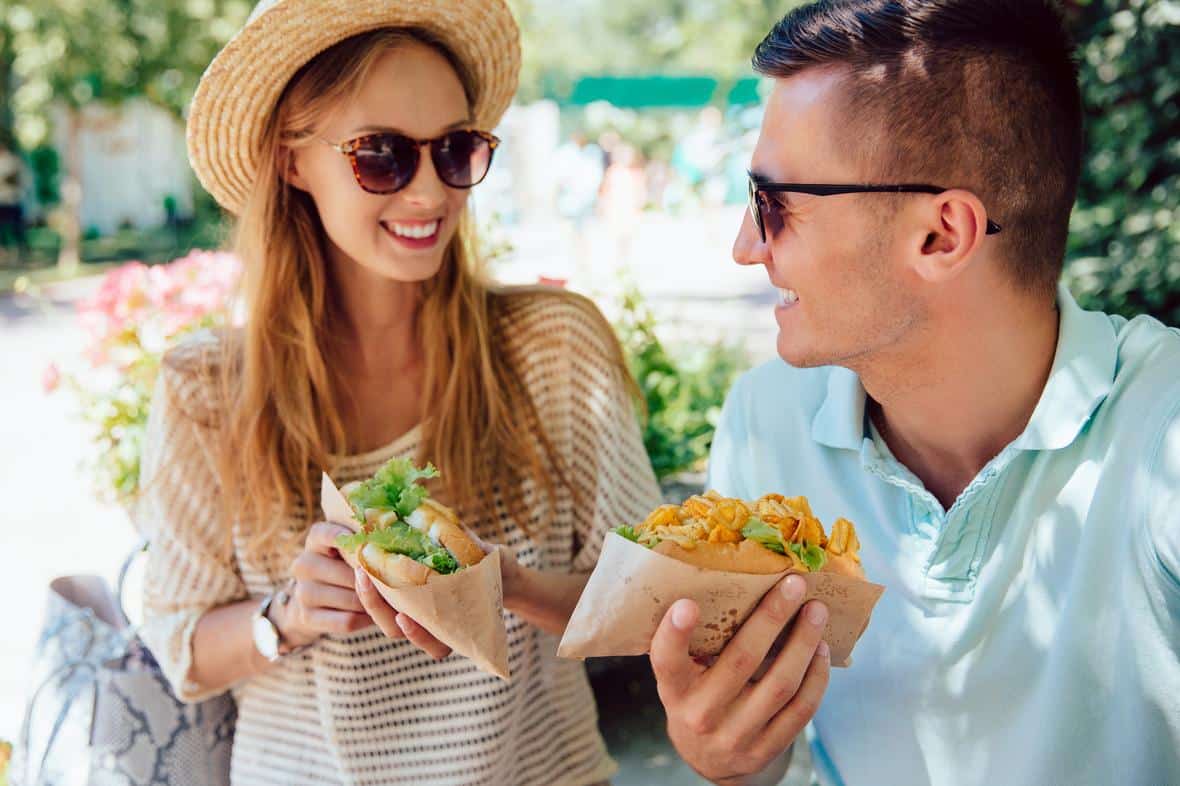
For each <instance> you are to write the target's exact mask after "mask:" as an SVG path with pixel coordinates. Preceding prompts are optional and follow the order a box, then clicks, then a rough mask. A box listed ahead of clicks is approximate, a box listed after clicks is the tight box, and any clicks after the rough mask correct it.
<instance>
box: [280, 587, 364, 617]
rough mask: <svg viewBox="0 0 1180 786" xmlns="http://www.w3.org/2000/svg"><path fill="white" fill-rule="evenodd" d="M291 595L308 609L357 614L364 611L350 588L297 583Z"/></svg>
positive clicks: (354, 592)
mask: <svg viewBox="0 0 1180 786" xmlns="http://www.w3.org/2000/svg"><path fill="white" fill-rule="evenodd" d="M293 594H294V596H295V600H296V601H298V602H299V603H301V604H303V605H304V606H306V607H308V608H321V609H335V610H338V611H355V612H357V613H364V611H365V607H364V606H363V605H361V599H360V598H359V597H357V594H356V591H355V590H353V589H351V588H349V589H344V588H343V587H333V586H332V585H330V584H322V583H320V582H318V581H297V582H295V591H294V593H293Z"/></svg>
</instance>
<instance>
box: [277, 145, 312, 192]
mask: <svg viewBox="0 0 1180 786" xmlns="http://www.w3.org/2000/svg"><path fill="white" fill-rule="evenodd" d="M296 158H297V157H296V155H295V151H294V150H292V149H291V148H289V147H287V146H285V145H281V146H280V147H279V149H278V151H277V152H276V153H275V168H276V169H277V170H278V173H279V177H281V178H282V179H283V180H284V181H285V182H286V183H287V184H288V185H290V186H292V187H293V188H297V189H299V190H300V191H307V190H308V187H307V180H306V179H305V178H304V177H303V175H302V174H301V173H300V171H299V165H298V162H297V160H296Z"/></svg>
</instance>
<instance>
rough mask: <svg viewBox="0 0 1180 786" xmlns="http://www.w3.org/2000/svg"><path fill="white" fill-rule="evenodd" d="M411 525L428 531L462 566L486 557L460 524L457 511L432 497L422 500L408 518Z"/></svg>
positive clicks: (470, 564)
mask: <svg viewBox="0 0 1180 786" xmlns="http://www.w3.org/2000/svg"><path fill="white" fill-rule="evenodd" d="M406 523H408V524H409V525H410V526H411V527H413V528H415V529H417V530H419V531H421V532H424V533H426V534H427V535H428V536H429V537H430V538H431V540H434V541H436V542H438V543H440V544H442V546H443V548H445V549H446V550H447V551H449V552H451V554H452V555H454V557H455V561H456V562H458V563H459V566H460V567H463V568H467V567H470V566H472V565H475V564H477V563H478V562H479V561H480V560H482V559H483V558H484V553H483V549H481V548H480V547H479V544H478V543H476V542H475V541H474V540H472V538H471V536H470V535H468V534H467V531H466V530H465V529H463V527H462V526H461V525H460V524H459V517H458V516H456V515H455V512H454V511H453V510H451V509H450V508H448V507H447V506H446V505H442V504H440V503H438V502H435V501H434V500H432V499H424V500H422V504H421V505H419V506H418V509H417V510H415V511H414V512H413V513H411V514H410V517H409V518H408V519H406Z"/></svg>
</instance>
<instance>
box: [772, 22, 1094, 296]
mask: <svg viewBox="0 0 1180 786" xmlns="http://www.w3.org/2000/svg"><path fill="white" fill-rule="evenodd" d="M753 64H754V69H755V70H756V71H758V72H759V73H761V74H764V75H766V76H771V77H777V78H785V77H790V76H793V75H795V74H797V73H800V72H802V71H804V70H807V69H811V68H823V67H834V68H841V69H844V70H845V71H846V72H847V74H848V77H847V79H846V80H845V81H844V84H843V91H842V102H843V104H844V105H843V106H842V107H841V110H842V111H843V112H844V113H845V114H844V118H845V119H848V120H851V121H852V122H849V123H841V124H840V125H841V128H843V129H845V130H844V131H843V132H841V131H839V130H836V133H842V134H844V135H845V138H844V139H840V140H838V142H839V143H840V144H841V145H842V146H843V147H844V148H845V149H850V150H853V151H855V153H856V155H857V156H858V158H860V159H861V160H862V162H863V165H864V167H865V169H866V170H867V171H866V175H867V176H869V177H872V178H874V179H880V180H881V182H919V181H921V182H930V183H934V184H935V185H939V186H944V187H947V188H952V187H956V188H966V189H969V190H971V191H972V192H973V193H975V194H976V195H977V196H978V197H979V198H980V199H981V200H982V201H983V204H984V207H985V208H986V209H987V211H988V217H989V218H992V219H994V220H995V221H996V222H998V223H999V224H1001V225H1002V226H1003V232H1002V233H1001V234H1000V235H998V236H997V241H998V242H1000V243H1002V244H1003V245H1002V247H1001V248H1002V255H1003V257H1004V258H1005V259H1006V260H1007V262H1008V266H1009V267H1010V272H1011V273H1012V274H1013V275H1014V277H1015V279H1016V281H1017V282H1019V284H1020V285H1022V286H1024V287H1025V288H1028V289H1031V290H1035V291H1041V292H1046V291H1047V292H1048V293H1051V292H1052V291H1053V290H1054V287H1055V285H1056V282H1057V279H1058V278H1059V277H1060V274H1061V267H1062V264H1063V260H1064V256H1065V244H1066V236H1067V233H1068V229H1069V214H1070V210H1071V209H1072V207H1073V203H1074V199H1075V197H1076V192H1077V183H1078V175H1079V171H1080V169H1081V157H1082V103H1081V95H1080V91H1079V89H1078V80H1077V65H1076V62H1075V59H1074V44H1073V41H1072V39H1071V37H1070V35H1069V33H1068V32H1067V30H1066V28H1065V24H1064V20H1063V18H1062V16H1061V12H1060V11H1059V10H1058V8H1057V7H1056V6H1055V5H1054V4H1053V3H1052V2H1049V0H821V2H817V3H814V4H811V5H807V6H804V7H801V8H798V9H796V10H794V11H792V12H791V13H789V14H787V15H786V16H785V17H783V19H782V20H781V21H780V22H779V23H778V24H777V25H775V27H774V29H773V30H771V31H770V33H769V34H768V35H767V36H766V38H765V39H764V40H763V41H762V43H761V44H759V45H758V49H757V50H756V51H755V53H754V58H753Z"/></svg>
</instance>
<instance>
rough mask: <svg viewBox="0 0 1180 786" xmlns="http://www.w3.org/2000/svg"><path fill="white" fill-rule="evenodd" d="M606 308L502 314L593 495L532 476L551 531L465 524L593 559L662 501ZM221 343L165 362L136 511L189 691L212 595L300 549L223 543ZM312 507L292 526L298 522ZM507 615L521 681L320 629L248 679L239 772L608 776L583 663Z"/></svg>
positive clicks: (261, 589) (560, 559)
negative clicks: (216, 369) (217, 461)
mask: <svg viewBox="0 0 1180 786" xmlns="http://www.w3.org/2000/svg"><path fill="white" fill-rule="evenodd" d="M593 308H594V307H593V306H592V305H591V304H590V303H589V301H585V300H583V299H574V298H571V297H569V296H558V295H556V294H552V293H535V292H534V293H529V294H516V295H512V296H510V299H509V301H508V303H507V305H506V308H505V312H506V313H505V315H504V317H503V319H502V322H501V324H500V330H499V335H501V336H502V337H503V340H504V341H507V342H508V345H509V348H510V350H511V352H512V353H513V357H515V358H516V359H517V362H518V363H519V364H520V368H521V370H522V373H523V377H524V382H525V385H526V386H527V388H528V390H529V392H530V393H531V394H532V396H533V400H534V402H535V403H536V407H537V410H538V414H539V417H540V420H541V422H542V423H543V424H544V427H545V429H546V431H547V433H548V435H549V438H550V439H551V440H552V442H553V445H554V449H555V451H556V452H557V453H558V455H559V456H560V457H561V459H562V461H564V462H565V464H566V466H567V467H568V474H569V476H570V480H571V482H572V483H573V484H574V485H575V486H576V487H577V489H578V491H579V495H580V499H581V501H582V505H581V506H580V507H578V508H577V509H575V508H574V506H573V504H572V501H571V497H570V495H569V493H568V492H565V491H563V492H562V493H561V497H560V500H559V502H558V504H557V506H556V509H555V510H550V509H548V508H547V505H546V504H545V503H544V502H543V501H542V500H544V499H545V495H544V494H543V493H542V494H537V495H534V494H532V492H531V491H530V495H531V500H532V502H533V506H532V510H533V511H534V516H533V521H532V522H531V523H530V526H532V527H538V528H542V527H544V528H545V534H544V535H543V537H542V538H541V539H539V540H532V539H530V538H528V537H527V536H526V535H525V534H524V532H523V530H522V529H521V528H520V527H519V526H518V524H517V522H516V521H514V520H512V519H510V518H508V517H507V516H506V515H505V516H502V517H501V519H500V521H499V522H495V521H492V520H490V519H489V520H475V521H472V520H468V521H466V523H467V525H468V526H470V527H471V528H472V529H473V530H474V531H476V532H477V534H479V535H480V536H481V537H483V538H485V539H490V540H496V541H498V542H505V543H507V545H509V546H510V547H512V548H513V549H515V551H516V554H517V556H518V559H519V560H520V562H521V563H522V564H524V565H527V566H529V567H533V568H538V569H542V570H551V571H589V570H590V569H591V568H592V567H593V565H594V562H595V560H596V559H597V556H598V552H599V549H600V548H601V544H602V537H603V534H604V533H605V532H606V530H607V529H608V528H610V527H613V526H616V525H617V524H618V523H620V522H626V521H634V520H638V519H640V518H642V517H643V516H644V515H646V514H647V512H648V511H649V510H650V509H651V508H652V507H654V506H655V505H656V504H658V502H659V499H658V497H659V495H658V488H657V485H656V483H655V478H654V475H653V473H652V470H651V465H650V463H649V461H648V458H647V455H646V453H645V451H644V448H643V442H642V439H641V437H640V432H639V428H638V425H637V421H636V417H635V411H634V407H633V405H632V402H631V400H630V399H629V398H628V395H627V392H626V389H625V387H624V385H623V380H622V378H621V376H620V375H619V374H617V373H615V372H614V371H613V370H612V368H611V366H610V365H609V363H608V361H607V358H608V353H607V350H608V346H609V345H608V344H607V340H608V338H609V337H608V336H606V335H604V329H603V327H602V323H601V322H600V321H599V319H600V318H596V315H595V314H594V313H593V311H592V310H593ZM210 344H211V341H210V340H208V339H207V340H206V341H205V342H204V346H202V345H201V344H200V343H199V342H198V343H190V344H188V345H186V346H184V347H182V348H180V349H178V350H175V351H173V352H172V353H170V354H169V356H168V358H167V360H166V362H165V366H164V370H163V373H162V374H161V380H160V383H159V387H158V389H157V392H156V395H155V397H154V399H153V409H152V415H151V419H150V424H149V429H148V438H147V449H146V451H145V457H144V466H143V487H144V489H145V496H144V497H143V504H142V505H141V506H140V508H139V511H138V516H137V518H138V524H139V526H140V528H141V529H142V530H143V531H145V532H146V533H148V534H149V535H150V536H151V537H152V539H153V545H152V549H151V551H150V552H149V554H150V556H149V560H148V571H147V578H146V586H145V616H146V618H147V622H146V625H145V627H144V630H143V638H144V640H145V641H146V642H147V643H148V645H149V646H150V648H151V650H152V652H153V653H154V654H155V656H156V658H157V659H158V660H159V662H160V664H161V666H162V668H163V670H164V672H165V674H166V675H167V676H168V678H169V680H170V682H171V683H172V685H173V686H174V687H175V689H176V690H177V691H178V692H179V694H180V695H181V697H182V698H183V699H185V700H188V701H195V700H199V699H201V698H203V697H204V696H205V694H202V693H201V692H200V691H199V690H197V689H196V688H195V687H194V686H192V685H188V684H186V682H185V677H186V674H187V672H188V668H189V664H190V663H191V649H190V648H191V642H192V635H193V630H194V627H195V625H196V623H197V620H198V619H199V618H200V617H201V615H202V614H204V613H205V612H206V611H207V610H208V609H210V608H212V607H214V606H219V605H222V604H225V603H229V602H231V601H236V600H241V599H243V598H246V597H249V596H259V595H262V594H263V593H266V592H270V591H272V590H274V589H276V588H277V587H279V586H280V585H282V584H283V583H284V582H285V581H286V579H287V577H288V568H289V566H290V564H291V561H292V560H293V559H294V557H295V555H296V553H297V551H298V549H297V548H294V549H293V550H291V551H290V552H289V553H283V554H275V555H274V556H273V559H271V560H269V561H268V562H267V563H266V564H255V563H252V562H250V561H249V560H248V559H247V558H246V556H245V554H244V551H243V544H242V543H241V542H240V541H239V542H237V543H236V544H235V547H234V551H233V553H232V554H231V553H229V549H228V547H220V546H219V544H221V543H222V542H223V541H224V536H223V534H222V532H221V530H220V528H219V524H218V517H217V511H218V497H217V495H218V487H217V481H216V480H215V476H214V473H213V470H212V464H211V461H212V456H213V453H212V451H213V447H214V444H215V439H216V433H215V430H214V424H215V422H216V418H217V412H216V408H215V407H214V406H213V405H212V398H211V391H210V386H209V385H208V384H202V383H201V382H200V379H201V375H200V373H199V370H200V368H201V357H202V351H203V350H207V349H208V348H209V346H210ZM418 445H419V431H418V429H415V430H413V431H411V432H410V433H408V434H406V435H405V436H403V437H402V438H400V439H398V440H397V441H395V442H394V443H393V444H391V445H387V446H386V447H384V448H381V449H380V450H377V451H373V452H371V453H366V454H364V455H359V456H353V457H350V458H347V459H343V460H341V461H340V462H339V463H338V466H335V467H332V468H331V470H330V472H331V474H332V476H333V478H334V480H336V482H337V483H340V484H343V483H347V482H348V481H351V480H356V479H360V478H363V477H367V476H368V475H370V474H372V473H373V472H374V471H375V470H376V469H377V468H378V467H380V466H381V465H382V464H383V463H384V462H385V461H386V460H387V459H389V458H391V457H393V456H408V457H413V458H417V457H418V454H417V450H418ZM425 458H427V459H428V458H429V457H425ZM444 471H445V468H444ZM299 520H300V519H299V518H298V517H293V518H292V519H291V526H293V527H301V526H302V525H301V524H299V523H298V522H299ZM498 526H502V527H503V528H504V530H505V531H506V533H507V538H506V540H505V539H502V538H501V536H500V535H499V534H498ZM505 621H506V624H507V628H508V654H509V664H510V667H511V671H512V678H511V680H510V681H508V682H503V681H501V680H499V679H498V678H496V677H493V676H490V675H488V674H485V673H483V672H481V671H478V670H477V669H476V668H475V667H474V666H473V665H472V664H471V663H470V662H469V661H467V660H466V659H464V658H462V657H461V656H457V655H452V656H450V657H448V658H446V659H445V660H442V661H435V660H434V659H433V658H431V657H430V656H429V655H427V654H425V653H423V652H421V651H420V650H418V649H417V648H416V647H415V646H414V645H413V644H411V643H410V642H408V641H406V640H390V639H388V638H386V637H385V636H384V635H383V634H382V633H381V632H380V631H379V630H377V629H376V628H371V629H368V630H364V631H360V632H358V633H356V634H353V635H348V636H332V637H327V638H325V639H322V640H321V641H320V642H319V643H318V644H316V645H315V646H314V647H312V648H311V649H310V650H308V651H306V652H303V653H300V654H298V655H294V656H291V657H288V658H285V659H284V660H282V661H281V662H280V663H279V664H278V665H277V666H276V667H274V668H273V669H272V670H271V671H269V672H267V673H265V674H263V675H261V676H258V677H255V678H253V679H250V680H247V681H245V682H243V683H241V684H239V685H236V686H234V688H233V693H234V697H235V698H236V700H237V703H238V712H239V717H238V726H237V733H236V737H235V740H234V751H233V765H232V780H233V783H234V784H236V785H241V786H246V785H250V786H253V785H255V784H257V785H259V786H261V785H262V784H273V785H274V786H290V784H295V783H299V784H415V785H418V784H444V783H445V784H476V783H479V784H513V785H514V786H525V785H527V784H537V786H541V785H542V784H543V785H544V786H556V785H558V784H570V785H571V786H577V785H580V784H592V783H597V782H600V781H603V780H605V779H606V778H609V777H610V776H611V775H612V774H613V773H614V772H615V771H616V769H617V767H616V765H615V763H614V762H613V761H612V760H611V758H610V757H609V756H608V755H607V751H606V748H605V746H604V744H603V741H602V738H601V737H600V735H599V733H598V728H597V713H596V711H595V705H594V697H593V695H592V693H591V691H590V688H589V684H588V682H587V679H586V674H585V670H584V668H583V666H582V664H581V663H580V662H577V661H569V660H559V659H558V658H556V656H555V653H556V651H557V643H558V637H556V636H551V635H549V634H546V633H544V632H542V631H541V630H539V629H537V628H535V627H533V626H532V625H529V624H528V623H526V622H525V621H524V620H522V619H520V618H518V617H516V616H514V615H512V614H511V613H508V614H506V619H505Z"/></svg>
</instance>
